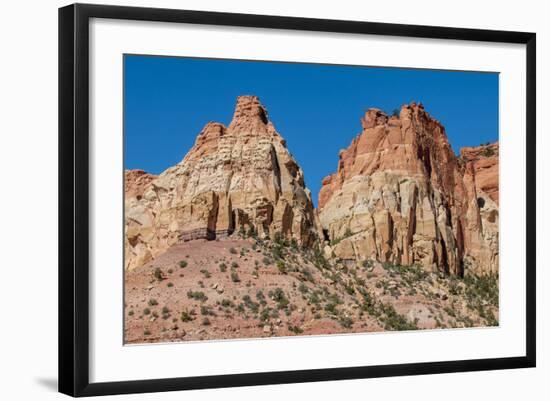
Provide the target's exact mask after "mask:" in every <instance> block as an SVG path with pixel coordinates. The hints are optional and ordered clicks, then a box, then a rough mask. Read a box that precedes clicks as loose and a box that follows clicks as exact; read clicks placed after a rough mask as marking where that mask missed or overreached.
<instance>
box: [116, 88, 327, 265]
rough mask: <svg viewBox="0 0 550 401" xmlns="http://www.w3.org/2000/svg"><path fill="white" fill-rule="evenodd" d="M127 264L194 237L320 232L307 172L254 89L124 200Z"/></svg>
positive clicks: (308, 239) (304, 236)
mask: <svg viewBox="0 0 550 401" xmlns="http://www.w3.org/2000/svg"><path fill="white" fill-rule="evenodd" d="M125 213H126V243H125V257H126V262H125V267H126V268H127V269H133V268H135V267H137V266H141V265H143V264H145V263H147V262H148V261H150V260H151V259H152V258H154V257H155V256H157V255H159V254H160V253H162V252H164V251H166V250H167V249H168V248H169V247H170V246H171V245H173V244H176V243H178V242H181V241H188V240H193V239H200V238H206V239H215V238H221V237H226V236H229V235H231V234H233V233H234V232H245V233H252V232H254V233H255V234H257V235H259V236H260V237H268V236H269V237H272V236H274V235H275V233H277V232H279V233H281V234H282V235H283V236H285V237H286V238H293V239H295V240H296V241H297V243H299V244H301V245H304V246H307V245H311V244H312V243H313V242H314V241H315V240H316V239H317V236H318V234H317V231H316V224H315V215H314V210H313V204H312V201H311V195H310V192H309V190H308V189H307V188H305V184H304V176H303V172H302V170H301V169H300V167H299V166H298V164H297V163H296V161H295V160H294V158H293V157H292V155H291V154H290V153H289V151H288V150H287V148H286V143H285V140H284V139H283V138H282V137H281V136H280V135H279V134H278V133H277V131H276V130H275V128H274V126H273V124H272V123H271V122H270V121H269V119H268V115H267V111H266V110H265V108H264V107H263V106H262V105H261V104H260V102H259V100H258V98H257V97H255V96H241V97H239V98H238V99H237V105H236V108H235V113H234V115H233V119H232V121H231V123H230V125H229V126H228V127H225V126H224V125H223V124H220V123H212V122H211V123H208V124H207V125H206V126H205V127H204V128H203V130H202V131H201V132H200V134H199V135H198V137H197V139H196V142H195V145H194V146H193V147H192V148H191V150H190V151H189V152H188V153H187V155H186V156H185V158H184V159H183V160H182V161H181V162H180V163H179V164H177V165H175V166H173V167H171V168H169V169H167V170H166V171H164V172H163V173H162V174H160V175H159V176H158V177H156V178H155V179H154V180H152V181H151V182H150V183H149V184H148V185H147V186H146V187H145V188H144V190H143V195H142V197H141V198H139V199H138V197H129V198H127V199H126V204H125Z"/></svg>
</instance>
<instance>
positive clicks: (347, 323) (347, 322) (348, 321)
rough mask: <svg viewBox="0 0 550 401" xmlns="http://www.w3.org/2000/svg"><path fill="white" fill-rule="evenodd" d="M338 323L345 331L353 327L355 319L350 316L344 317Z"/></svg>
mask: <svg viewBox="0 0 550 401" xmlns="http://www.w3.org/2000/svg"><path fill="white" fill-rule="evenodd" d="M338 323H340V326H342V327H343V328H345V329H350V328H351V327H352V326H353V319H352V318H351V317H349V316H342V317H341V318H340V319H338Z"/></svg>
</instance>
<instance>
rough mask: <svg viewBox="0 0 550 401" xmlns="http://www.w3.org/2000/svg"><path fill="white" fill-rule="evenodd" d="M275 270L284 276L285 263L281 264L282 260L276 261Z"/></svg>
mask: <svg viewBox="0 0 550 401" xmlns="http://www.w3.org/2000/svg"><path fill="white" fill-rule="evenodd" d="M277 270H279V273H282V274H286V273H287V271H286V265H285V262H283V261H282V260H278V261H277Z"/></svg>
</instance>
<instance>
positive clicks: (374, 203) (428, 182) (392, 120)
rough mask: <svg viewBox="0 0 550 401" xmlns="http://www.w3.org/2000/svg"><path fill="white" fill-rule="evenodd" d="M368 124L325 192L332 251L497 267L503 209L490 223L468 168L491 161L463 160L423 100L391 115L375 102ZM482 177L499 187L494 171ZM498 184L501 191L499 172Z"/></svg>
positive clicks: (323, 209) (459, 269)
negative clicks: (486, 221)
mask: <svg viewBox="0 0 550 401" xmlns="http://www.w3.org/2000/svg"><path fill="white" fill-rule="evenodd" d="M361 124H362V126H363V132H362V133H361V134H360V135H359V136H357V137H356V138H355V139H354V140H353V141H352V143H351V145H350V146H349V147H348V148H347V149H345V150H342V151H341V152H340V155H339V162H338V170H337V172H336V173H335V174H332V175H331V176H329V177H326V178H325V179H324V180H323V187H322V188H321V191H320V193H319V217H320V221H321V225H322V228H323V229H325V230H327V232H328V233H329V236H330V238H331V240H332V243H333V245H334V246H333V248H332V251H333V254H334V255H335V256H337V257H340V258H343V259H351V260H364V259H376V260H380V261H388V262H392V263H398V264H404V265H408V264H413V263H419V264H421V265H424V266H426V267H432V268H434V269H439V270H443V271H446V272H449V273H451V274H457V275H462V274H463V273H464V269H465V268H466V269H470V270H473V271H476V272H495V271H497V270H498V209H497V214H496V215H495V213H494V211H492V212H490V213H491V216H492V220H493V221H492V222H491V223H490V224H484V220H483V216H482V213H481V211H480V205H478V194H477V191H476V189H477V187H476V184H475V182H474V181H473V179H472V177H470V178H469V175H470V173H468V171H470V170H472V171H473V170H476V169H478V170H480V169H481V168H482V166H484V164H483V163H484V162H483V161H479V160H478V159H476V160H477V161H476V162H472V163H470V165H469V166H470V167H468V164H467V165H466V166H463V163H462V162H461V161H460V160H459V159H458V158H457V157H456V156H455V155H454V153H453V151H452V148H451V146H450V144H449V142H448V140H447V136H446V134H445V129H444V127H443V126H442V125H441V124H440V123H439V122H438V121H437V120H435V119H434V118H432V117H431V116H430V115H429V114H428V113H427V112H426V111H425V110H424V107H423V106H422V105H421V104H415V103H412V104H410V105H406V106H403V107H402V108H401V110H400V113H399V116H391V117H389V116H387V115H386V114H385V113H384V112H382V111H381V110H378V109H370V110H368V111H367V112H366V113H365V116H364V117H363V119H362V120H361ZM492 166H494V165H492ZM491 168H492V167H491ZM497 170H498V168H497ZM480 181H482V182H483V185H485V187H490V188H491V190H492V194H493V195H494V194H495V188H494V184H495V177H494V176H493V177H492V181H491V180H487V179H486V177H485V176H483V175H482V176H481V178H480ZM487 182H490V183H491V184H493V186H491V185H488V184H487ZM496 188H497V189H496V194H497V197H498V175H496ZM482 203H483V202H482ZM488 206H490V205H488ZM497 207H498V204H497ZM495 222H496V224H495Z"/></svg>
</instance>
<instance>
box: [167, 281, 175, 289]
mask: <svg viewBox="0 0 550 401" xmlns="http://www.w3.org/2000/svg"><path fill="white" fill-rule="evenodd" d="M166 286H167V287H168V288H172V287H173V286H174V283H172V282H169V283H168V284H166Z"/></svg>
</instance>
